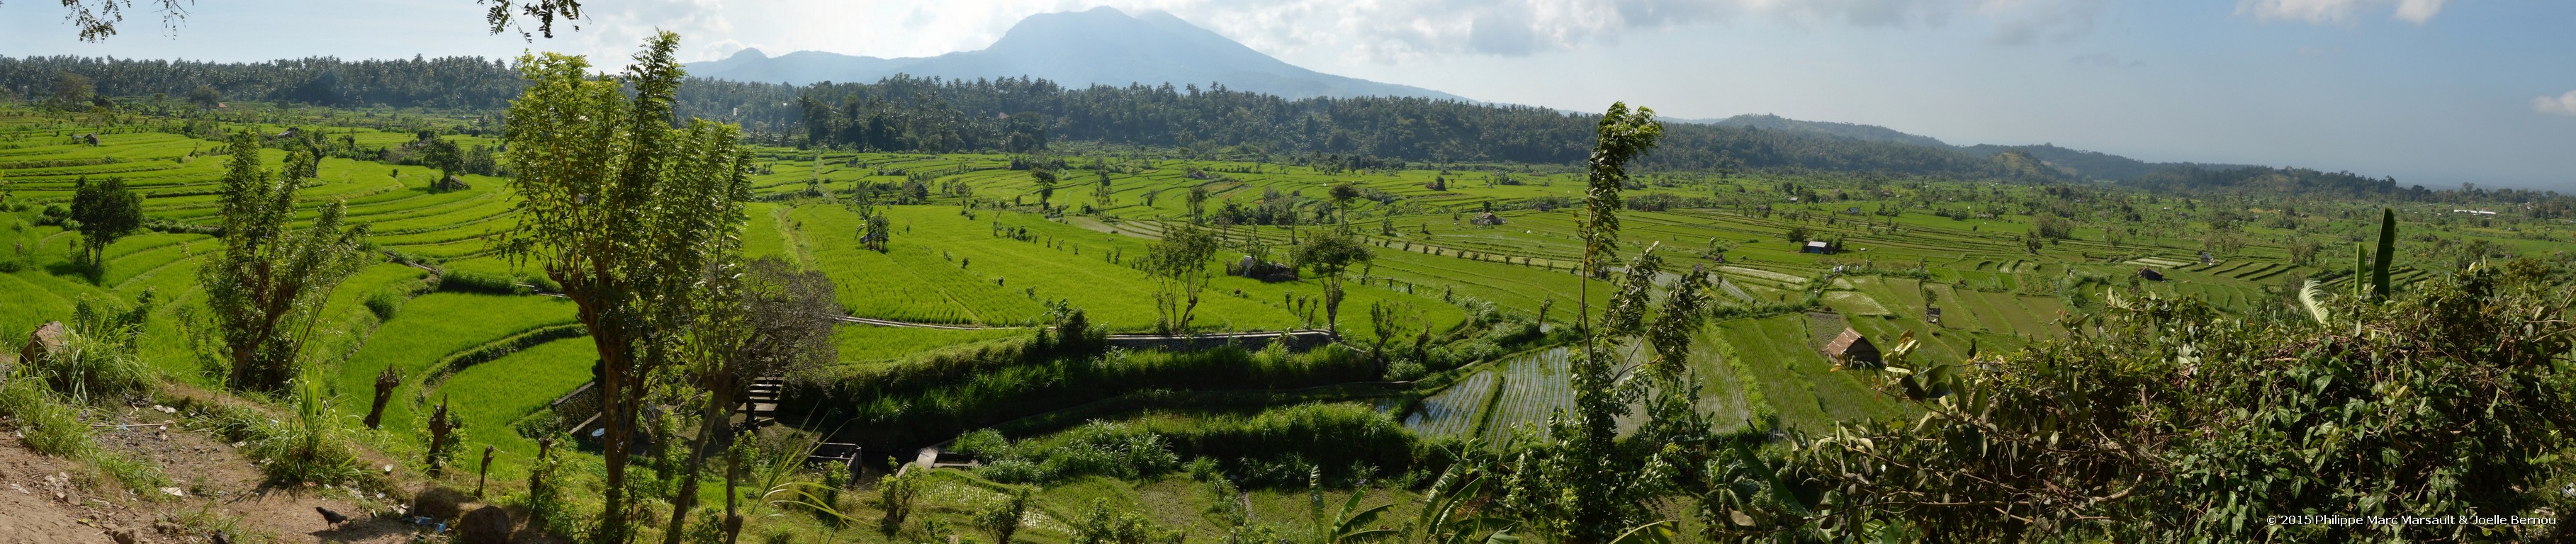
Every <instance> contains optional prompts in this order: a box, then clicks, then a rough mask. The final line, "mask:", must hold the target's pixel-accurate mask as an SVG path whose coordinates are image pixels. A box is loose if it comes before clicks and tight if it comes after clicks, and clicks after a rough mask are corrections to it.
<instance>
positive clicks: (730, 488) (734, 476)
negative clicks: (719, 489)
mask: <svg viewBox="0 0 2576 544" xmlns="http://www.w3.org/2000/svg"><path fill="white" fill-rule="evenodd" d="M741 481H742V456H741V455H740V454H739V453H738V452H737V451H736V450H734V449H733V448H725V521H724V523H725V526H724V533H725V544H734V541H735V540H738V539H741V538H742V513H741V512H739V511H737V508H738V505H736V504H735V502H736V500H737V499H740V498H742V491H741V490H738V489H735V488H734V484H736V483H739V482H741Z"/></svg>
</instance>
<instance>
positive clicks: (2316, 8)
mask: <svg viewBox="0 0 2576 544" xmlns="http://www.w3.org/2000/svg"><path fill="white" fill-rule="evenodd" d="M2446 1H2448V0H2238V2H2237V3H2236V14H2237V15H2253V16H2254V18H2255V19H2260V20H2265V21H2270V20H2291V21H2304V22H2308V23H2312V24H2349V23H2351V22H2352V20H2353V18H2354V17H2357V16H2359V15H2360V14H2361V13H2362V12H2369V11H2381V10H2388V11H2390V17H2392V18H2395V19H2397V20H2400V21H2406V22H2409V23H2415V24H2418V25H2421V24H2424V23H2425V22H2427V21H2431V20H2433V16H2434V15H2438V14H2440V13H2442V4H2443V3H2445V2H2446Z"/></svg>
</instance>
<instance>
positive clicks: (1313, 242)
mask: <svg viewBox="0 0 2576 544" xmlns="http://www.w3.org/2000/svg"><path fill="white" fill-rule="evenodd" d="M1295 255H1296V260H1297V264H1298V266H1302V267H1305V268H1306V269H1308V270H1313V271H1314V272H1315V276H1316V277H1319V278H1322V279H1323V280H1324V326H1325V328H1329V329H1333V330H1341V325H1340V321H1339V320H1340V316H1341V312H1342V275H1343V273H1345V272H1348V271H1350V269H1351V267H1352V266H1354V265H1358V264H1360V263H1364V262H1368V261H1369V260H1371V259H1375V258H1376V257H1377V256H1376V254H1374V253H1371V252H1369V248H1368V244H1367V243H1365V242H1361V241H1360V240H1359V237H1357V236H1353V235H1351V233H1349V232H1347V231H1344V230H1341V229H1331V230H1326V231H1324V232H1323V233H1322V234H1316V235H1314V236H1309V237H1307V238H1306V239H1305V241H1304V242H1303V243H1300V244H1298V245H1297V249H1296V253H1295Z"/></svg>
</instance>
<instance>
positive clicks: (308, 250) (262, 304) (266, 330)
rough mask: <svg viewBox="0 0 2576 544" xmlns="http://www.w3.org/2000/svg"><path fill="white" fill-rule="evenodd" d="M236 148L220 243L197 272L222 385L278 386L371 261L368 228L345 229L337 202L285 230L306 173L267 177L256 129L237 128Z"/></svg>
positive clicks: (343, 205) (297, 365) (226, 187)
mask: <svg viewBox="0 0 2576 544" xmlns="http://www.w3.org/2000/svg"><path fill="white" fill-rule="evenodd" d="M231 150H232V154H233V158H232V161H231V163H230V166H229V167H228V168H227V172H226V174H225V176H224V182H223V186H224V193H223V196H222V200H223V211H222V215H221V218H222V224H223V229H224V234H223V243H224V249H223V252H222V253H221V254H218V255H216V256H214V258H213V260H212V261H211V262H208V263H206V264H205V265H204V266H203V267H202V268H201V269H200V272H199V274H200V275H199V276H198V278H199V282H198V283H199V285H200V287H202V288H203V289H204V290H205V293H206V305H207V306H208V307H209V308H210V309H212V310H213V311H212V312H211V316H210V317H211V319H212V320H213V325H214V329H215V330H216V331H217V332H218V333H219V334H220V340H221V344H220V350H221V357H222V359H221V360H220V363H221V364H223V365H225V366H227V367H229V370H228V372H227V373H226V377H225V383H226V384H227V385H230V386H232V387H234V388H238V389H243V390H249V391H263V392H273V391H278V390H282V389H284V388H285V387H286V385H287V381H288V380H289V379H290V378H292V377H294V376H296V375H297V374H298V373H300V372H302V369H301V360H302V357H303V356H304V354H303V348H304V344H305V342H306V341H307V340H308V339H310V338H311V336H312V333H313V329H314V328H315V325H316V323H315V321H316V320H317V319H318V318H319V316H318V315H317V314H318V313H320V311H321V306H322V304H323V303H324V302H325V301H326V300H328V299H329V297H330V292H331V290H332V289H333V288H335V287H337V286H338V285H339V283H340V281H341V280H343V279H347V278H348V277H349V276H350V275H353V274H356V273H357V272H358V269H360V268H363V267H364V266H365V265H366V264H367V263H368V261H369V260H370V259H369V258H368V255H367V254H366V252H365V250H364V248H363V247H362V241H363V240H365V238H366V237H367V231H368V228H367V226H366V225H356V226H343V225H342V224H341V222H342V221H343V219H344V218H345V217H346V215H347V213H348V205H347V204H346V203H343V202H338V201H334V202H332V203H331V204H330V205H327V206H324V207H323V208H322V211H321V214H320V215H319V216H318V217H316V218H315V219H313V223H312V226H310V227H307V228H305V229H304V230H303V231H301V232H289V231H288V230H287V223H288V221H289V220H291V219H292V218H293V216H294V214H295V209H294V207H295V193H296V190H297V189H298V188H299V187H301V186H302V185H303V183H304V179H302V178H298V177H293V176H291V175H290V176H286V177H284V178H283V179H278V178H277V177H273V176H271V175H270V173H269V172H268V171H267V170H266V169H265V168H264V167H263V166H261V164H260V159H259V156H260V152H259V135H258V134H255V133H252V132H251V131H248V130H244V131H241V132H238V133H236V134H234V135H233V139H232V142H231ZM290 155H292V154H290ZM305 160H308V161H309V160H310V159H309V158H308V159H305ZM294 162H295V161H292V160H290V161H289V163H290V167H289V168H288V171H289V172H293V171H294V170H295V169H294V168H293V167H292V164H293V163H294Z"/></svg>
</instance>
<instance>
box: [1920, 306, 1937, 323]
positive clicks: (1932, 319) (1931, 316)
mask: <svg viewBox="0 0 2576 544" xmlns="http://www.w3.org/2000/svg"><path fill="white" fill-rule="evenodd" d="M1923 322H1925V323H1931V324H1934V325H1939V324H1941V307H1940V306H1925V307H1923Z"/></svg>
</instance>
